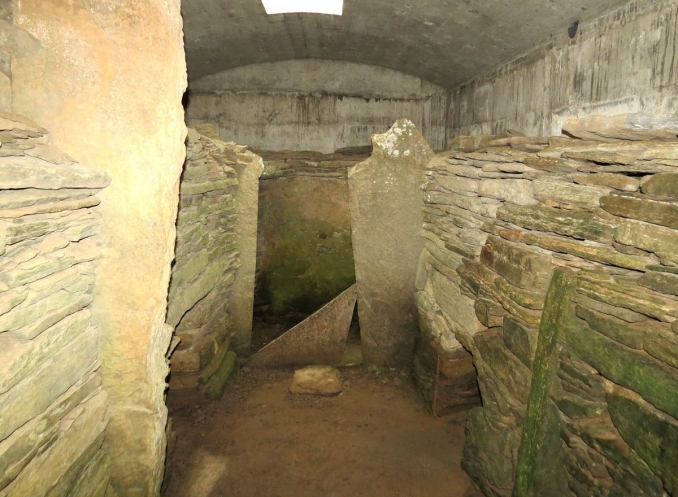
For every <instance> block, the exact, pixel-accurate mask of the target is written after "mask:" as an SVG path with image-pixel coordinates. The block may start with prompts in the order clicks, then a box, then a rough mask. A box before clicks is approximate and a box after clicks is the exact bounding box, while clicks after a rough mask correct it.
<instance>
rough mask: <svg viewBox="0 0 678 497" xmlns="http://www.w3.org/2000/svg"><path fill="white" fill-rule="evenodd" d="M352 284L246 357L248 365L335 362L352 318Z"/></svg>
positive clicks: (354, 296) (340, 352) (339, 356)
mask: <svg viewBox="0 0 678 497" xmlns="http://www.w3.org/2000/svg"><path fill="white" fill-rule="evenodd" d="M356 296H357V290H356V285H353V286H352V287H350V288H349V289H348V290H345V291H344V292H343V293H341V294H340V295H339V296H337V297H336V298H335V299H334V300H332V301H331V302H329V303H327V304H325V305H324V306H323V307H321V308H320V309H319V310H317V311H316V312H315V313H313V314H312V315H310V316H309V317H308V318H306V319H305V320H304V321H302V322H301V323H299V324H298V325H296V326H295V327H294V328H291V329H290V330H288V331H286V332H285V333H284V334H283V335H281V336H279V337H278V338H276V339H275V340H273V341H272V342H271V343H269V344H268V345H266V347H264V348H263V349H261V350H260V351H259V352H257V353H256V354H254V355H253V356H252V357H250V359H249V360H248V361H247V365H248V366H251V367H282V366H307V365H311V364H330V365H331V364H339V363H340V362H341V358H342V355H343V353H344V348H345V347H346V338H347V337H348V331H349V328H350V326H351V319H352V318H353V309H354V308H355V302H356Z"/></svg>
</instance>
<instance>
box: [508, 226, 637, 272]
mask: <svg viewBox="0 0 678 497" xmlns="http://www.w3.org/2000/svg"><path fill="white" fill-rule="evenodd" d="M499 235H500V236H501V237H502V238H505V239H507V240H510V241H513V242H522V243H526V244H528V245H536V246H538V247H541V248H543V249H546V250H551V251H553V252H557V253H561V254H570V255H574V256H577V257H581V258H582V259H587V260H590V261H596V262H602V263H604V264H610V265H612V266H618V267H625V268H629V269H635V270H639V271H642V270H644V269H645V267H646V266H647V264H648V262H650V259H648V258H647V257H641V256H637V255H628V254H624V253H621V252H618V251H617V250H615V249H614V248H612V247H610V246H609V245H603V244H600V243H596V242H590V241H587V240H582V241H578V240H573V239H571V238H567V237H560V236H555V235H547V234H543V233H539V232H535V231H518V230H508V229H501V230H499Z"/></svg>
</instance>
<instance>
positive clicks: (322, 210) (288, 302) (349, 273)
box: [256, 147, 371, 314]
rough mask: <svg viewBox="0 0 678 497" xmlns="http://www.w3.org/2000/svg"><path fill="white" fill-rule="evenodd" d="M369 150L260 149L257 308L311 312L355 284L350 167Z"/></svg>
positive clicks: (288, 311) (279, 312)
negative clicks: (310, 150)
mask: <svg viewBox="0 0 678 497" xmlns="http://www.w3.org/2000/svg"><path fill="white" fill-rule="evenodd" d="M370 150H371V147H363V148H357V149H345V150H337V151H336V152H335V153H333V154H321V153H319V152H294V151H279V152H257V153H259V154H260V155H261V157H262V158H263V159H264V165H265V170H264V173H263V174H262V176H261V179H262V181H261V183H260V190H259V224H258V229H259V237H258V247H257V286H256V300H257V308H258V309H266V312H267V313H271V314H286V313H290V312H300V313H302V314H310V313H312V312H315V311H317V310H318V309H319V308H320V307H321V306H323V305H324V304H326V303H327V302H329V301H331V300H332V299H333V298H335V297H336V296H337V295H339V294H340V293H341V292H343V291H344V290H346V289H347V288H348V287H350V286H351V285H353V284H354V283H355V268H354V263H353V245H352V243H351V219H350V213H349V206H348V204H349V192H348V181H347V171H348V169H349V168H350V167H353V166H354V165H355V164H357V163H358V162H360V161H362V160H364V159H366V158H367V156H368V155H369V152H370Z"/></svg>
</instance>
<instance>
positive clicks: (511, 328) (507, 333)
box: [503, 315, 539, 369]
mask: <svg viewBox="0 0 678 497" xmlns="http://www.w3.org/2000/svg"><path fill="white" fill-rule="evenodd" d="M503 326H504V345H506V348H507V349H508V350H510V351H511V352H512V353H513V355H515V356H516V357H517V358H518V359H520V361H521V362H522V363H523V364H524V365H525V366H527V367H528V368H530V369H531V368H532V363H533V361H534V354H535V351H536V350H537V336H538V334H539V330H537V329H534V328H530V327H529V326H527V324H526V323H521V322H520V320H519V319H517V318H516V317H514V316H511V315H507V316H505V317H504V320H503Z"/></svg>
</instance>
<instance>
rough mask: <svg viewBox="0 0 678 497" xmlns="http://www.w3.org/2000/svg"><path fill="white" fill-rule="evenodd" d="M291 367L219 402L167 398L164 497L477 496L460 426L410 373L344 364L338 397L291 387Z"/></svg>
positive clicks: (250, 380) (262, 374)
mask: <svg viewBox="0 0 678 497" xmlns="http://www.w3.org/2000/svg"><path fill="white" fill-rule="evenodd" d="M292 375H293V371H292V370H255V369H252V370H247V369H246V368H244V370H243V371H241V372H240V374H239V375H238V376H237V377H236V378H235V380H234V381H233V383H232V384H231V385H229V386H228V388H227V390H226V393H225V395H224V398H223V399H222V400H221V401H218V402H214V403H212V402H208V401H206V400H204V398H203V397H201V395H200V394H199V393H198V392H195V391H179V392H172V391H170V392H169V394H168V402H167V403H168V407H169V410H170V416H171V418H172V420H173V426H174V430H175V432H176V445H175V450H174V454H173V456H172V458H171V461H173V462H172V464H171V473H170V479H169V484H168V485H167V488H166V489H165V492H164V495H165V496H167V497H219V496H224V497H225V496H228V497H361V496H364V497H378V496H385V497H391V496H403V497H424V496H429V497H434V496H436V497H443V496H445V497H476V496H480V495H481V494H480V492H478V491H476V490H475V489H474V488H473V485H472V484H471V482H470V480H469V479H468V477H467V476H466V474H465V473H464V472H463V471H462V470H461V468H460V467H459V462H460V460H461V455H462V448H463V445H464V428H463V425H452V424H446V423H443V422H442V421H439V420H436V419H434V418H433V417H432V416H431V415H430V414H429V412H428V410H427V408H426V405H425V404H424V403H423V401H422V400H421V397H420V396H419V394H418V393H417V392H416V390H415V389H414V387H413V385H412V383H411V381H410V379H409V378H408V377H407V376H406V375H404V374H403V373H397V372H395V371H390V370H386V371H376V370H374V371H366V370H365V369H363V368H361V367H353V368H344V369H342V376H343V380H344V391H343V392H342V393H341V394H339V395H338V396H335V397H315V396H309V395H294V394H291V393H289V392H288V388H289V386H290V383H291V379H292Z"/></svg>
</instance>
